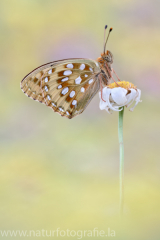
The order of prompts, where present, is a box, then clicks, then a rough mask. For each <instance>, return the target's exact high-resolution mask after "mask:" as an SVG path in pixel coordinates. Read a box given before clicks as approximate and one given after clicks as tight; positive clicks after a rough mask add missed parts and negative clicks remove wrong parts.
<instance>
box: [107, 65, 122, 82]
mask: <svg viewBox="0 0 160 240" xmlns="http://www.w3.org/2000/svg"><path fill="white" fill-rule="evenodd" d="M105 66H106V68H107V70H108V72H109V75H110V77H111V78H112V80H113V81H114V82H115V83H116V84H117V85H118V86H119V87H120V85H119V84H118V83H117V82H116V81H115V80H114V78H113V76H112V73H111V71H110V69H109V67H108V66H107V64H105Z"/></svg>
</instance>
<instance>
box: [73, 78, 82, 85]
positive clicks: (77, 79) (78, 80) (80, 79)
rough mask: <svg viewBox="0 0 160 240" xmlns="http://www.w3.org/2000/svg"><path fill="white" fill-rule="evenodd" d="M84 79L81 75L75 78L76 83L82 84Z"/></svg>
mask: <svg viewBox="0 0 160 240" xmlns="http://www.w3.org/2000/svg"><path fill="white" fill-rule="evenodd" d="M81 81H82V78H81V77H80V76H79V77H78V78H76V79H75V83H76V84H80V83H81Z"/></svg>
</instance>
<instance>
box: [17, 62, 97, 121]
mask: <svg viewBox="0 0 160 240" xmlns="http://www.w3.org/2000/svg"><path fill="white" fill-rule="evenodd" d="M99 72H100V68H99V65H98V63H97V62H96V61H93V60H90V59H67V60H61V61H56V62H51V63H48V64H45V65H42V66H40V67H39V68H37V69H35V70H33V71H32V72H31V73H29V74H28V75H27V76H26V77H25V78H24V79H23V80H22V82H21V89H22V91H23V92H24V93H25V94H26V95H27V96H28V97H30V98H32V99H34V100H37V101H39V102H42V103H44V104H46V105H47V106H49V107H51V108H52V109H53V110H54V111H55V112H58V113H60V114H61V115H62V116H66V117H67V118H72V117H74V116H76V115H78V114H80V113H82V112H83V110H84V109H85V108H86V106H87V105H88V104H89V102H90V100H91V99H92V98H93V96H94V95H95V94H96V92H97V91H98V89H99V81H98V79H97V74H98V73H99Z"/></svg>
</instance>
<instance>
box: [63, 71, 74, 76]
mask: <svg viewBox="0 0 160 240" xmlns="http://www.w3.org/2000/svg"><path fill="white" fill-rule="evenodd" d="M71 74H72V71H71V70H66V71H64V72H63V75H65V76H68V75H71Z"/></svg>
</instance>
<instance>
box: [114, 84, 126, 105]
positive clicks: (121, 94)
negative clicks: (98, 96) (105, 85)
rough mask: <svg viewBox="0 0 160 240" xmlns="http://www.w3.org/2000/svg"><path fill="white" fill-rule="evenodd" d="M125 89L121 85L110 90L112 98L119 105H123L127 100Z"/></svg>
mask: <svg viewBox="0 0 160 240" xmlns="http://www.w3.org/2000/svg"><path fill="white" fill-rule="evenodd" d="M126 94H127V90H126V89H124V88H121V87H116V88H113V89H112V91H111V96H112V99H113V101H114V102H115V103H117V104H118V105H120V106H124V105H125V104H126V102H127V97H126Z"/></svg>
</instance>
